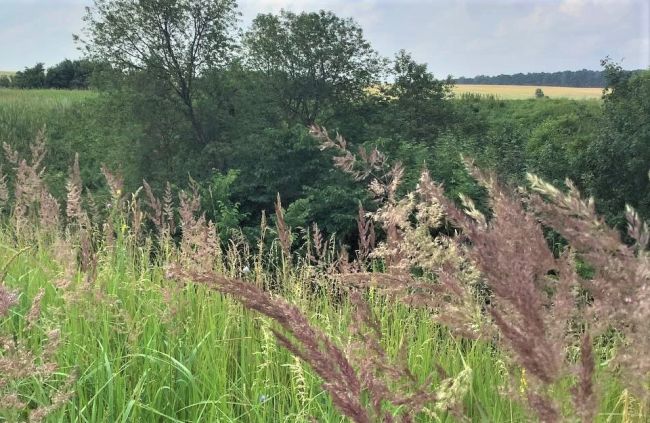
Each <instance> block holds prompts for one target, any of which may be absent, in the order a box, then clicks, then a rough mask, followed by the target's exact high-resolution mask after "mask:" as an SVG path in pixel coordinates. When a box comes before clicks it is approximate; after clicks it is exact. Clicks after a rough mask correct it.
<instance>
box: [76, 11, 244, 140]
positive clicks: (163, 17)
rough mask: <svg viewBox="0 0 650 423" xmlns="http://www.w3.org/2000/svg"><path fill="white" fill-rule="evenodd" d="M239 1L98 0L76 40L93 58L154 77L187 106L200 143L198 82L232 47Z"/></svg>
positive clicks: (202, 136)
mask: <svg viewBox="0 0 650 423" xmlns="http://www.w3.org/2000/svg"><path fill="white" fill-rule="evenodd" d="M237 16H238V14H237V12H236V3H235V0H95V4H94V7H92V8H88V9H87V13H86V16H85V18H84V21H85V23H86V28H85V33H86V39H85V40H81V38H80V37H78V36H75V39H77V40H78V41H80V42H81V43H82V48H83V49H84V50H85V51H86V53H87V55H88V57H89V58H91V59H97V60H99V61H106V62H108V63H110V64H111V65H112V66H114V67H116V68H117V69H118V70H121V71H134V70H136V71H137V70H143V71H148V72H150V73H151V74H152V75H153V76H154V77H155V78H157V79H159V80H160V81H161V82H163V83H164V84H165V85H166V86H168V88H169V89H171V90H172V91H173V93H174V94H175V95H176V97H177V98H178V99H179V100H180V101H181V103H182V104H183V106H184V112H185V114H186V116H187V118H188V119H189V120H190V122H191V124H192V128H193V130H194V134H195V137H196V140H197V142H199V143H200V144H201V145H204V144H206V142H207V140H206V137H205V134H204V131H203V129H202V125H201V122H200V120H199V117H198V116H197V112H196V110H195V100H196V90H195V87H194V86H195V82H196V80H197V78H198V76H199V75H200V74H201V73H202V72H203V71H205V70H206V69H208V68H212V67H215V66H218V65H221V64H223V63H225V62H226V61H227V60H228V59H229V57H230V54H231V52H232V50H233V48H234V39H233V36H232V32H233V29H234V27H235V24H236V22H237Z"/></svg>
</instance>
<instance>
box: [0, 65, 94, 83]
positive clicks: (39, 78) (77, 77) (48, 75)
mask: <svg viewBox="0 0 650 423" xmlns="http://www.w3.org/2000/svg"><path fill="white" fill-rule="evenodd" d="M98 66H99V65H98V64H97V63H94V62H92V61H90V60H83V59H82V60H68V59H66V60H63V61H62V62H60V63H58V64H56V65H54V66H52V67H50V68H47V69H46V68H45V65H44V64H43V63H37V64H36V65H34V66H32V67H26V68H25V69H24V70H22V71H18V72H16V73H15V75H13V76H8V75H0V88H22V89H38V88H55V89H70V90H74V89H87V88H89V87H90V80H91V77H92V75H93V72H94V71H95V69H96V68H97V67H98Z"/></svg>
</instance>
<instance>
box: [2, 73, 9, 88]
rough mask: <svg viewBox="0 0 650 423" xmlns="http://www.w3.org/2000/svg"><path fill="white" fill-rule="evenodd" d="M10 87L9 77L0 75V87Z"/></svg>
mask: <svg viewBox="0 0 650 423" xmlns="http://www.w3.org/2000/svg"><path fill="white" fill-rule="evenodd" d="M9 87H11V78H9V77H8V76H7V75H0V88H9Z"/></svg>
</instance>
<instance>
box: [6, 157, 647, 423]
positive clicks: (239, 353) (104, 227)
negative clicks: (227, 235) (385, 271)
mask: <svg viewBox="0 0 650 423" xmlns="http://www.w3.org/2000/svg"><path fill="white" fill-rule="evenodd" d="M71 172H72V174H71V175H72V176H71V179H70V181H71V182H70V192H71V193H72V194H71V196H72V197H69V198H68V199H69V200H71V199H72V198H74V195H75V194H74V193H75V189H76V188H75V183H78V182H74V180H75V178H76V176H74V172H75V171H74V170H72V171H71ZM105 174H106V175H107V178H108V184H109V185H111V187H112V188H111V189H112V199H111V200H110V210H111V211H110V212H109V214H108V215H107V216H105V220H103V221H100V220H99V217H98V216H94V215H92V214H91V212H90V211H88V212H86V211H85V210H83V209H81V208H77V207H78V206H79V205H73V206H68V208H67V212H66V214H65V215H64V214H61V215H59V214H58V213H57V210H52V209H50V210H49V212H44V211H43V209H42V208H41V212H38V213H37V212H36V210H35V209H31V212H30V211H29V210H30V209H28V210H24V211H17V210H15V209H14V213H13V214H12V217H11V218H10V219H8V220H5V221H4V224H3V226H2V231H1V232H0V247H1V248H0V257H1V259H2V263H4V265H3V273H2V277H3V281H4V285H3V290H5V289H9V290H11V291H12V292H14V293H16V296H14V297H8V298H9V303H8V304H7V303H3V307H4V310H0V311H3V312H5V313H6V315H5V316H4V317H3V318H2V320H1V324H0V333H1V334H2V338H1V339H2V340H3V343H4V345H10V344H12V345H13V343H15V345H16V347H15V348H10V349H6V350H5V355H4V356H3V358H2V360H3V361H1V363H3V365H4V368H5V369H7V368H12V367H8V366H23V367H22V368H23V369H32V370H31V373H30V370H25V372H26V373H28V374H24V373H23V372H12V371H9V372H8V373H5V374H3V376H2V379H0V381H2V382H3V383H2V385H0V386H2V388H1V389H2V390H0V398H3V400H4V402H3V403H2V404H3V405H5V406H6V405H7V404H23V409H22V410H21V409H18V410H16V409H15V408H11V407H10V408H9V409H7V408H4V409H3V408H2V406H0V416H2V417H1V418H2V419H4V420H5V421H20V420H22V419H24V418H26V415H27V411H26V410H29V412H30V416H31V417H30V418H31V420H30V421H40V419H43V420H45V421H49V422H70V421H75V422H106V421H111V422H132V421H137V422H158V421H170V422H199V421H200V422H223V421H232V422H235V421H236V422H269V421H274V422H275V421H286V422H294V421H297V422H302V421H305V422H306V421H312V420H313V419H316V420H317V421H322V422H343V421H346V419H345V418H343V417H341V415H340V414H339V411H338V410H337V409H336V407H335V406H334V405H333V403H332V400H331V398H330V396H329V395H328V392H327V389H325V388H324V387H323V381H322V379H321V378H319V377H318V375H316V372H315V371H314V370H313V369H312V368H310V366H309V365H308V364H306V363H305V362H303V361H302V360H300V359H298V358H296V357H294V356H293V355H292V354H291V353H289V352H288V351H287V350H286V349H285V348H282V347H281V346H279V345H277V343H276V339H275V336H274V331H277V330H280V328H279V325H277V324H275V323H274V322H273V320H272V319H269V318H266V317H262V316H260V315H259V314H257V313H255V312H252V311H249V310H247V309H246V308H244V307H242V306H241V304H240V303H239V302H238V301H235V300H233V298H231V297H230V296H227V295H222V294H220V293H218V292H214V290H212V289H210V286H209V285H204V284H198V285H195V284H193V283H191V282H190V281H189V280H187V281H182V280H181V281H179V280H178V279H176V278H170V276H169V268H170V266H171V265H173V264H174V263H175V264H178V265H181V266H183V267H184V268H186V269H191V268H195V267H196V266H207V267H202V268H203V269H204V270H206V269H208V270H209V271H210V272H214V273H213V274H214V275H219V277H225V278H239V279H238V280H241V281H242V283H245V284H249V285H251V286H253V287H256V288H261V289H266V290H271V291H272V292H273V295H274V296H276V298H279V297H282V298H284V299H285V300H286V301H289V302H290V303H291V304H295V305H296V306H298V307H299V308H300V309H301V310H302V311H303V312H304V313H305V315H306V316H307V317H308V319H309V322H310V324H311V325H313V327H314V328H317V330H321V331H323V333H325V334H327V335H328V336H330V337H331V339H332V340H333V342H335V343H336V344H337V345H340V346H341V348H344V349H347V348H351V347H352V346H354V345H355V344H354V343H355V342H356V340H355V338H354V335H353V333H354V332H353V331H352V330H351V328H352V327H353V326H354V325H355V324H356V323H355V321H356V320H357V319H358V315H357V314H356V312H355V307H356V306H354V305H352V304H351V302H350V301H349V300H348V299H347V297H346V296H343V297H342V296H341V290H340V288H341V287H342V286H340V285H338V284H341V283H343V284H345V282H342V281H341V280H339V279H338V277H337V276H336V273H334V274H333V273H332V272H331V271H327V270H326V269H328V268H334V267H335V266H336V265H337V255H336V251H335V250H334V249H331V250H328V248H327V247H325V248H324V249H322V248H323V245H322V243H323V240H322V239H320V240H319V239H318V236H317V235H316V234H314V233H313V232H312V233H311V235H309V234H305V235H304V236H303V238H302V239H297V242H298V243H303V244H302V246H303V248H306V251H311V253H309V254H306V255H305V254H302V255H301V254H296V255H294V254H290V255H285V254H284V252H283V251H284V248H283V246H282V244H283V240H282V231H283V229H282V227H278V226H275V227H267V226H265V223H264V222H262V228H261V233H262V234H264V237H263V238H261V239H259V240H258V242H257V243H256V244H249V243H247V242H246V241H244V240H243V238H242V237H237V236H235V237H233V238H231V239H230V241H229V242H228V243H225V244H220V243H216V244H214V243H211V242H209V241H208V242H206V239H209V238H210V236H208V238H202V235H200V236H199V238H200V239H203V241H197V239H199V238H192V237H196V233H195V230H199V229H200V228H202V229H200V230H210V229H209V228H210V225H209V224H207V226H205V225H206V222H205V221H204V220H201V218H200V217H199V215H196V214H193V211H192V208H191V207H192V206H191V205H190V204H192V203H193V200H192V198H191V194H186V195H188V196H184V195H181V199H182V200H181V204H180V206H179V207H180V208H179V209H178V210H177V212H178V214H179V215H180V216H181V217H180V218H181V222H178V223H179V224H180V225H181V227H183V228H185V229H184V232H183V236H182V239H181V240H180V242H179V243H178V244H177V243H176V242H174V241H173V240H172V239H170V238H168V236H169V235H165V233H167V234H168V233H169V232H167V231H168V230H169V228H167V229H164V228H163V230H162V232H161V233H158V235H155V234H146V233H144V232H143V230H144V228H143V227H141V226H139V225H142V224H143V221H140V222H139V223H134V220H133V219H134V218H135V219H136V220H137V216H141V214H140V213H143V212H144V213H146V215H147V216H149V218H154V219H155V217H154V216H156V211H155V206H154V208H153V209H149V208H146V209H144V208H143V209H142V210H140V207H141V206H142V207H146V205H147V204H148V205H149V206H151V205H152V204H155V201H151V200H152V199H151V198H148V194H147V196H144V195H143V197H142V198H141V199H139V198H138V196H137V194H136V195H133V196H130V195H128V194H125V193H123V192H121V190H120V189H119V185H115V183H116V181H117V180H118V179H119V178H114V176H115V175H111V174H110V173H105ZM23 182H24V181H23ZM183 199H184V200H183ZM184 201H185V202H184ZM19 204H20V203H19ZM69 204H70V203H69ZM23 206H25V204H23ZM31 207H40V206H37V205H36V204H34V203H32V204H31ZM48 207H51V204H50V206H48ZM166 207H167V206H166ZM188 207H189V209H188ZM167 210H168V211H169V209H167ZM23 212H25V214H21V213H23ZM25 219H29V220H25ZM85 219H88V220H85ZM184 219H189V220H184ZM84 220H85V221H84ZM64 222H67V225H64ZM93 222H94V223H93ZM169 224H174V223H173V222H172V221H171V220H170V221H169ZM64 228H65V230H64ZM192 228H194V229H192ZM211 230H214V228H213V227H212V229H211ZM192 234H194V235H192ZM206 236H207V235H206ZM211 236H212V237H216V234H215V233H213V234H212V235H211ZM291 236H296V237H298V234H293V235H291ZM91 238H92V240H93V241H92V244H89V241H90V239H91ZM214 239H215V240H216V238H214ZM319 243H321V244H320V247H319ZM330 245H334V243H333V242H332V243H331V244H330ZM319 248H320V251H319ZM299 250H300V249H299ZM316 251H319V253H320V255H319V253H317V252H316ZM314 256H316V257H317V260H314V259H313V257H314ZM310 257H312V258H310ZM78 260H80V261H78ZM0 294H6V292H0ZM366 296H367V302H368V304H369V307H370V309H369V310H370V311H371V312H372V313H373V315H375V316H376V317H377V324H378V330H379V331H380V332H381V333H382V335H383V336H382V339H381V347H382V348H383V349H384V351H385V353H386V354H387V356H386V357H385V358H386V359H391V360H397V361H398V362H400V363H403V364H406V365H408V366H409V368H410V370H411V372H412V374H413V375H416V377H417V381H418V382H419V383H425V384H426V386H431V388H430V389H434V390H439V392H446V391H445V389H447V388H445V386H446V384H448V383H450V380H451V382H453V386H454V387H453V390H452V391H450V392H453V394H449V395H452V396H450V397H443V398H446V399H445V400H444V402H443V403H442V404H443V405H440V404H438V406H435V407H432V408H425V409H424V411H423V413H421V414H420V415H419V417H418V419H417V421H423V422H424V421H432V422H446V421H450V422H451V421H462V420H459V419H458V418H457V417H458V416H456V417H454V415H453V414H451V411H452V410H453V409H452V405H454V404H455V402H456V401H457V402H458V404H459V405H458V406H459V407H460V408H461V409H462V410H463V414H464V415H465V418H466V419H469V420H470V421H481V422H523V421H530V420H531V419H533V417H532V416H531V414H529V412H528V411H526V407H524V406H523V405H522V401H523V399H524V398H525V394H526V392H527V390H528V389H531V388H528V385H529V384H530V383H532V380H531V379H530V377H529V376H528V377H527V376H526V375H525V373H522V371H521V368H519V367H518V366H516V365H515V364H514V363H513V362H512V361H511V360H510V359H509V358H508V356H507V355H504V354H502V352H501V351H500V350H499V349H498V348H495V345H494V343H493V341H492V340H490V339H481V338H479V339H477V340H474V341H470V340H467V339H462V338H461V337H456V336H453V335H452V334H451V333H450V332H449V331H448V330H447V329H445V328H444V327H443V326H441V325H440V324H439V323H437V322H436V319H435V318H434V315H433V314H432V312H431V311H430V310H427V309H419V310H418V309H414V308H413V307H412V306H409V305H406V304H399V303H395V302H393V301H390V300H389V297H388V296H386V295H384V294H382V292H381V291H380V290H370V291H368V292H367V293H366ZM7 307H9V308H8V309H7ZM406 345H408V349H406V350H405V349H404V346H406ZM599 348H600V349H599V350H598V355H597V356H598V357H599V361H598V363H597V367H596V368H597V370H596V375H595V379H596V380H597V381H598V383H599V386H601V387H602V391H600V392H599V394H600V395H601V400H600V403H599V404H600V405H599V406H598V410H599V411H598V413H597V415H596V421H599V422H643V421H647V418H648V406H647V404H646V403H642V402H639V401H637V400H636V399H635V398H634V397H633V396H632V395H631V394H630V392H629V391H628V390H627V389H624V388H623V387H622V386H621V385H620V384H619V382H618V381H617V378H616V377H614V376H613V375H611V374H609V373H608V371H607V370H605V367H604V366H605V362H606V361H607V360H609V359H611V351H610V350H609V348H610V347H609V346H608V345H606V344H603V345H602V346H601V347H599ZM12 360H13V361H12ZM12 363H13V364H12ZM601 367H602V369H601ZM13 368H14V369H15V368H17V367H13ZM427 375H434V376H433V378H432V379H426V382H425V378H426V376H427ZM446 375H452V376H453V377H455V379H454V378H452V379H445V378H447V377H449V376H446ZM12 376H13V377H12ZM449 389H451V388H449ZM509 390H513V392H514V393H512V392H511V393H510V394H508V393H507V392H508V391H509ZM2 395H4V397H2ZM441 395H442V394H441ZM519 395H521V397H520V398H519ZM552 395H553V397H554V398H556V399H557V400H558V401H560V403H563V402H565V401H566V400H567V398H568V397H570V388H569V386H568V385H567V384H566V383H565V382H562V383H560V384H559V385H557V386H556V387H555V388H554V391H553V392H552ZM444 404H446V405H444ZM447 407H449V409H447ZM393 412H394V413H395V415H396V416H398V415H399V413H400V411H399V408H397V409H395V410H394V411H393Z"/></svg>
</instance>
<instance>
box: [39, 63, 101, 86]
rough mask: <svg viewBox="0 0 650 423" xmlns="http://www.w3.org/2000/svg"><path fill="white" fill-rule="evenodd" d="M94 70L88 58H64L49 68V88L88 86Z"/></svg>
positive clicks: (47, 82)
mask: <svg viewBox="0 0 650 423" xmlns="http://www.w3.org/2000/svg"><path fill="white" fill-rule="evenodd" d="M93 70H94V66H93V64H92V63H91V62H90V61H88V60H74V61H72V60H68V59H66V60H64V61H62V62H61V63H59V64H57V65H55V66H53V67H51V68H49V69H48V70H47V75H46V76H45V86H46V87H47V88H60V89H80V88H88V86H89V85H90V77H91V76H92V73H93Z"/></svg>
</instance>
